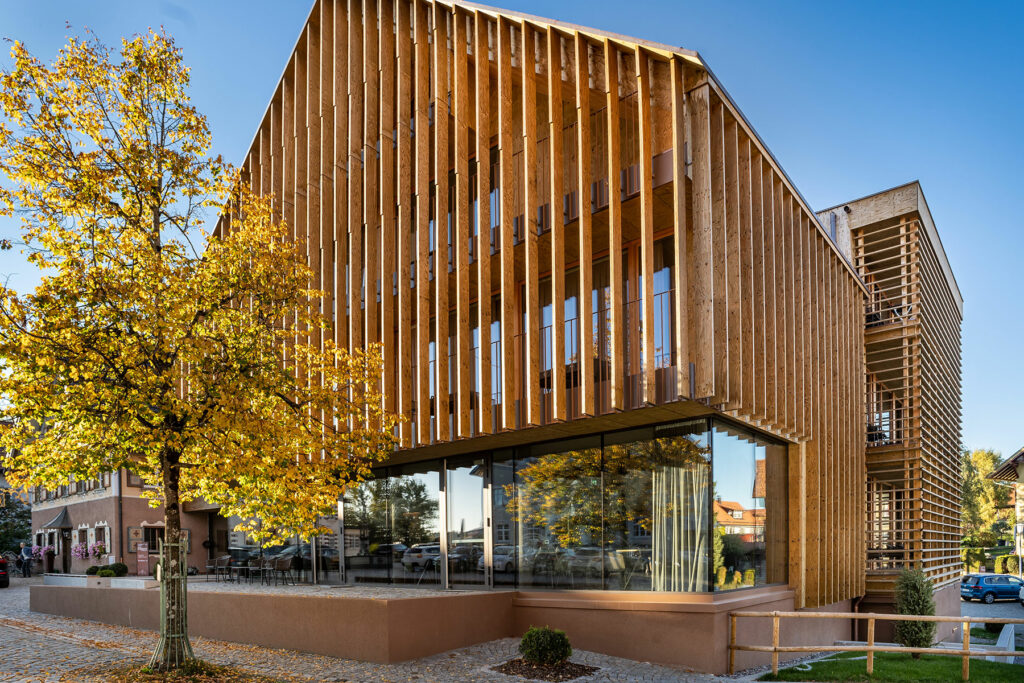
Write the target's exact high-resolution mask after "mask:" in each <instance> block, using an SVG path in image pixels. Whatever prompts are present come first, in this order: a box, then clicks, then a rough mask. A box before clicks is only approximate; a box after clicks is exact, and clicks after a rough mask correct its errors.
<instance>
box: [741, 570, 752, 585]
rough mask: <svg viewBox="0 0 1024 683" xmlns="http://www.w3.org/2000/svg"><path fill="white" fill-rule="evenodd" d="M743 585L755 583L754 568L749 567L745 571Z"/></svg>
mask: <svg viewBox="0 0 1024 683" xmlns="http://www.w3.org/2000/svg"><path fill="white" fill-rule="evenodd" d="M743 585H744V586H753V585H754V570H753V569H748V570H747V571H745V572H743Z"/></svg>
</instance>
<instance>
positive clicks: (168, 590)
mask: <svg viewBox="0 0 1024 683" xmlns="http://www.w3.org/2000/svg"><path fill="white" fill-rule="evenodd" d="M180 455H181V454H180V453H178V452H177V451H174V450H171V449H165V451H164V453H163V455H162V456H161V458H160V460H161V465H162V469H163V493H164V547H163V549H162V551H163V552H162V553H161V559H160V564H161V567H160V640H159V642H158V643H157V647H156V651H155V652H154V653H153V657H152V658H151V659H150V661H149V666H150V667H151V668H153V669H156V670H158V671H170V670H172V669H177V668H179V667H180V666H182V665H183V664H185V663H186V662H188V661H191V660H193V659H194V658H195V657H194V655H193V654H192V644H191V643H189V640H188V593H187V587H188V568H187V566H186V564H185V552H184V550H185V549H184V548H182V547H181V506H180V504H179V500H178V479H179V474H180V470H179V469H178V461H179V459H180Z"/></svg>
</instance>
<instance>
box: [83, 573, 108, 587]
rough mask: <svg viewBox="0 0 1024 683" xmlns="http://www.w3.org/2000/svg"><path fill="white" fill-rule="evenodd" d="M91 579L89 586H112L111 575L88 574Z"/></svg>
mask: <svg viewBox="0 0 1024 683" xmlns="http://www.w3.org/2000/svg"><path fill="white" fill-rule="evenodd" d="M86 578H88V579H89V581H88V583H87V584H86V585H88V586H89V588H110V577H109V576H88V577H86Z"/></svg>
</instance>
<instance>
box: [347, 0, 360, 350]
mask: <svg viewBox="0 0 1024 683" xmlns="http://www.w3.org/2000/svg"><path fill="white" fill-rule="evenodd" d="M362 28H363V12H362V2H359V0H350V2H349V24H348V230H349V253H348V256H349V259H348V273H349V285H348V294H349V318H348V327H349V344H350V346H351V348H353V349H357V348H362V346H363V310H362V296H363V264H364V260H363V177H364V176H363V160H362V152H363V98H364V82H363V31H362Z"/></svg>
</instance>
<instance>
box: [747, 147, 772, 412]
mask: <svg viewBox="0 0 1024 683" xmlns="http://www.w3.org/2000/svg"><path fill="white" fill-rule="evenodd" d="M751 146H752V143H751ZM763 171H764V161H763V159H762V157H761V154H760V153H759V152H757V151H756V150H754V149H752V150H751V157H750V220H751V225H752V230H751V249H752V251H753V254H754V257H753V266H754V273H753V280H754V284H753V289H754V301H753V305H754V320H755V321H756V322H755V324H754V325H753V331H754V348H753V354H754V358H753V361H754V371H753V376H754V393H753V397H752V400H751V407H752V411H753V413H754V415H755V416H757V418H756V419H758V420H760V421H761V422H762V423H763V422H764V421H765V386H766V385H767V378H766V377H765V375H766V374H767V373H768V370H767V369H766V367H767V366H766V363H765V340H766V333H765V330H766V327H767V325H766V324H765V323H766V318H767V316H768V313H767V310H766V308H765V265H766V263H767V261H766V258H765V250H764V221H765V214H764V199H763V196H762V193H763V185H762V179H761V175H762V173H763Z"/></svg>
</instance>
